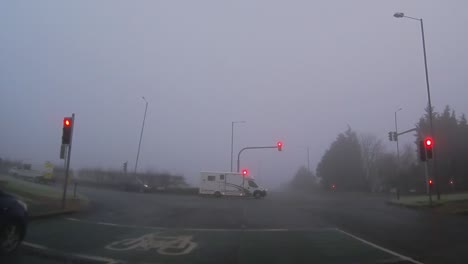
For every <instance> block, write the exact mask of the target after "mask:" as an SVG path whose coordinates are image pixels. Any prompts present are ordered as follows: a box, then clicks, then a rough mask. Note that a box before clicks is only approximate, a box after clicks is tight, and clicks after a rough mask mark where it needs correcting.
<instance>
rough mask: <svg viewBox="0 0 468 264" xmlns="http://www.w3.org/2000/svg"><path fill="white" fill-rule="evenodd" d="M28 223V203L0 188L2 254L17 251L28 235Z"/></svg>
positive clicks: (0, 245) (0, 251)
mask: <svg viewBox="0 0 468 264" xmlns="http://www.w3.org/2000/svg"><path fill="white" fill-rule="evenodd" d="M27 225H28V207H27V205H26V204H25V203H24V202H22V201H20V200H18V199H16V198H15V197H13V196H11V195H8V194H6V193H4V192H2V191H1V190H0V254H8V253H11V252H13V251H15V249H16V248H17V247H18V246H19V245H20V244H21V241H23V239H24V236H25V235H26V229H27Z"/></svg>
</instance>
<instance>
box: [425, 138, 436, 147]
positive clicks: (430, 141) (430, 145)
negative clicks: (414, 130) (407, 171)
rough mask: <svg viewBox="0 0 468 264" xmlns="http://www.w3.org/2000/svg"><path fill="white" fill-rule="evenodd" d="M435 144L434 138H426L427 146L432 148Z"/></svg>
mask: <svg viewBox="0 0 468 264" xmlns="http://www.w3.org/2000/svg"><path fill="white" fill-rule="evenodd" d="M433 144H434V142H432V138H430V137H428V138H426V139H425V140H424V145H426V148H430V147H432V145H433Z"/></svg>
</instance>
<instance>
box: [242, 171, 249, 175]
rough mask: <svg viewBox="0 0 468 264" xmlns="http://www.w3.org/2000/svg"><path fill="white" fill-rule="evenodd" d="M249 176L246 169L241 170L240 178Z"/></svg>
mask: <svg viewBox="0 0 468 264" xmlns="http://www.w3.org/2000/svg"><path fill="white" fill-rule="evenodd" d="M248 174H249V171H248V170H247V169H243V170H242V176H244V177H245V176H247V175H248Z"/></svg>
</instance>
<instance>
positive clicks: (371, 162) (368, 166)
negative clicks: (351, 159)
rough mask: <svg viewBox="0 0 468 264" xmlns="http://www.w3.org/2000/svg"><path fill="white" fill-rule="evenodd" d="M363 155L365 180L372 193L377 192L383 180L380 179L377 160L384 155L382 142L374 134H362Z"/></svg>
mask: <svg viewBox="0 0 468 264" xmlns="http://www.w3.org/2000/svg"><path fill="white" fill-rule="evenodd" d="M360 144H361V152H362V153H361V155H362V161H363V166H364V171H365V174H366V175H365V179H366V181H367V183H368V184H369V187H370V189H371V190H372V191H377V189H378V188H379V185H380V184H381V179H378V173H377V160H378V159H379V158H380V157H381V156H382V155H383V153H384V146H383V144H382V140H380V139H378V138H377V137H376V136H375V135H373V134H368V133H366V134H361V135H360Z"/></svg>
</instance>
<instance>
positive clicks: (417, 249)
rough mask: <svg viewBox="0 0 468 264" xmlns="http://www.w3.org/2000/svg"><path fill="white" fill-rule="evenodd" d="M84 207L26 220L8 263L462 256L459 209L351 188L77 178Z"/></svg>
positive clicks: (445, 259) (467, 231)
mask: <svg viewBox="0 0 468 264" xmlns="http://www.w3.org/2000/svg"><path fill="white" fill-rule="evenodd" d="M81 191H82V192H83V193H84V194H85V195H87V196H88V197H89V198H90V199H91V200H92V203H91V205H90V208H89V210H88V211H87V212H82V213H77V214H73V215H66V216H62V217H56V218H50V219H43V220H37V221H34V222H31V224H30V227H29V231H28V235H27V238H26V243H25V244H24V245H23V246H22V247H21V249H20V250H19V252H18V254H17V255H16V256H12V257H11V259H10V261H9V262H11V263H16V262H17V263H63V262H60V261H63V260H64V259H68V260H74V261H77V262H80V263H167V264H170V263H255V264H258V263H268V264H273V263H325V264H327V263H346V264H348V263H364V264H365V263H400V264H402V263H425V264H431V263H444V264H446V263H468V252H467V251H468V250H467V249H468V239H467V238H468V217H463V216H447V215H442V214H435V213H431V212H429V211H415V210H411V209H405V208H400V207H395V206H390V205H386V204H385V200H386V199H388V197H385V196H376V195H364V194H355V193H346V194H343V193H327V194H300V193H285V192H277V193H271V194H270V195H269V196H267V197H266V198H265V199H261V200H255V199H245V198H219V199H217V198H213V197H199V196H184V195H172V194H140V193H127V192H118V191H111V190H103V189H93V188H82V189H81Z"/></svg>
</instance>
